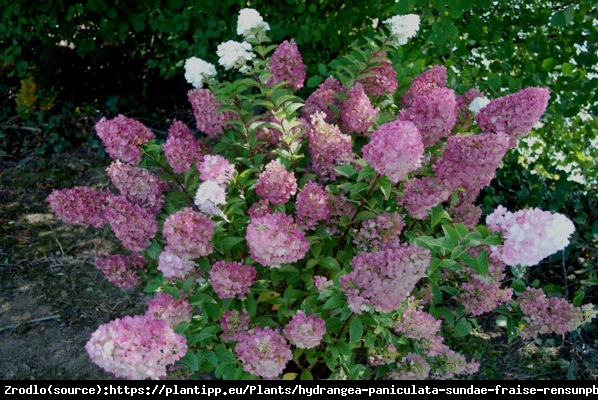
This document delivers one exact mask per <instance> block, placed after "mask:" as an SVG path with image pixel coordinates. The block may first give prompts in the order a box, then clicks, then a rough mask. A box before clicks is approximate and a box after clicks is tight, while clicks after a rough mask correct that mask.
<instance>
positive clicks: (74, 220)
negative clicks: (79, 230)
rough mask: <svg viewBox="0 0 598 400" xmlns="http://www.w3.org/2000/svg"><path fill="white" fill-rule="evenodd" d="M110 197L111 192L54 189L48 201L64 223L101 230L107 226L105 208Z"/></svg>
mask: <svg viewBox="0 0 598 400" xmlns="http://www.w3.org/2000/svg"><path fill="white" fill-rule="evenodd" d="M109 195H110V191H109V190H102V189H94V188H91V187H87V186H77V187H73V188H70V189H60V190H59V189H53V190H52V192H51V193H50V194H49V195H48V197H47V201H48V204H49V205H50V208H51V209H52V211H53V212H54V214H56V216H57V217H58V218H60V219H61V220H62V221H63V222H66V223H67V224H76V225H84V226H93V227H94V228H101V227H103V226H104V225H105V224H106V218H105V217H104V208H105V206H106V199H107V198H108V196H109Z"/></svg>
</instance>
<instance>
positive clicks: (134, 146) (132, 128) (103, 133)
mask: <svg viewBox="0 0 598 400" xmlns="http://www.w3.org/2000/svg"><path fill="white" fill-rule="evenodd" d="M95 130H96V133H97V135H98V136H99V138H100V139H101V140H102V143H104V147H105V148H106V153H108V155H109V156H110V157H112V158H113V159H115V160H116V159H118V160H122V161H125V162H129V163H131V164H139V162H140V161H141V149H140V147H139V146H141V145H142V144H144V143H146V142H149V141H150V140H152V139H154V138H155V135H154V133H153V132H152V131H151V130H150V129H149V128H148V127H147V126H145V125H143V124H142V123H141V122H139V121H136V120H134V119H132V118H129V117H125V116H124V115H121V114H119V115H118V116H116V117H115V118H112V119H106V117H104V118H102V119H100V120H99V121H98V122H97V123H96V125H95Z"/></svg>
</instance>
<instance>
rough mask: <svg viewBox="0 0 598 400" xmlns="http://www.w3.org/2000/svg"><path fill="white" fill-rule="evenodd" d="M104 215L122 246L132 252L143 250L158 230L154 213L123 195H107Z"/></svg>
mask: <svg viewBox="0 0 598 400" xmlns="http://www.w3.org/2000/svg"><path fill="white" fill-rule="evenodd" d="M104 216H105V217H106V221H107V222H108V223H109V224H110V228H111V229H112V231H113V232H114V234H115V235H116V237H117V238H118V239H119V240H120V241H121V242H122V244H123V246H124V247H125V248H126V249H128V250H131V251H134V252H140V251H143V250H145V249H146V248H147V247H148V246H149V244H150V239H152V238H153V237H154V236H156V233H157V232H158V222H157V221H156V217H155V215H154V214H153V213H152V212H151V211H150V210H148V209H146V208H143V207H141V206H139V205H137V204H135V203H132V202H130V201H128V200H127V199H126V198H125V197H124V196H116V195H109V196H108V198H107V204H106V208H105V209H104Z"/></svg>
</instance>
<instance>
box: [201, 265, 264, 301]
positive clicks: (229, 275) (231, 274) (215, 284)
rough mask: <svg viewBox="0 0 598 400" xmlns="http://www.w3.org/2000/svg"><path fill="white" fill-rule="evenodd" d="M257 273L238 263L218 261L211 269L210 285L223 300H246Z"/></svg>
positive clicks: (251, 268)
mask: <svg viewBox="0 0 598 400" xmlns="http://www.w3.org/2000/svg"><path fill="white" fill-rule="evenodd" d="M256 277H257V271H256V270H255V268H254V267H253V266H251V265H245V264H242V263H240V262H238V261H216V262H215V263H214V264H212V268H211V269H210V284H211V285H212V288H213V289H214V292H216V294H217V295H218V297H220V298H221V299H232V298H235V297H236V298H239V299H246V298H247V294H248V293H249V291H250V289H251V285H253V283H254V282H255V279H256Z"/></svg>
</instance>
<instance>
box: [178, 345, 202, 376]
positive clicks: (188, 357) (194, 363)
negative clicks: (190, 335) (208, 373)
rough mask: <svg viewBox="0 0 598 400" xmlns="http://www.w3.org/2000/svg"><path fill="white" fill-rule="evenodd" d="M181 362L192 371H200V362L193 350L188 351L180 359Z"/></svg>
mask: <svg viewBox="0 0 598 400" xmlns="http://www.w3.org/2000/svg"><path fill="white" fill-rule="evenodd" d="M180 362H181V363H183V364H184V365H185V366H187V367H188V368H189V369H190V370H191V371H197V370H198V369H199V360H198V359H197V355H196V354H195V352H194V351H193V350H192V349H189V350H188V351H187V354H185V356H184V357H183V358H181V359H180Z"/></svg>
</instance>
